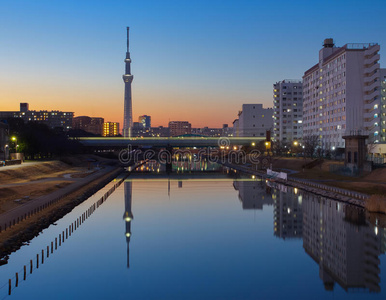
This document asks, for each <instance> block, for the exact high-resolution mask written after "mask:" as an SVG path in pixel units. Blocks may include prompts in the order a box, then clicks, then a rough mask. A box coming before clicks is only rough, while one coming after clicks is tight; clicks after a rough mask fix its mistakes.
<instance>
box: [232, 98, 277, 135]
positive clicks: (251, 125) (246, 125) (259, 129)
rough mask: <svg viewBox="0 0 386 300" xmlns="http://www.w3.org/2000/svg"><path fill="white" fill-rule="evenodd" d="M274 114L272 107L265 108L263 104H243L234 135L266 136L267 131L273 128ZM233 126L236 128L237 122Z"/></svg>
mask: <svg viewBox="0 0 386 300" xmlns="http://www.w3.org/2000/svg"><path fill="white" fill-rule="evenodd" d="M272 116H273V109H272V108H263V105H262V104H243V107H242V110H241V111H239V118H238V121H237V122H236V126H237V129H236V135H234V136H241V137H245V136H247V137H254V136H255V137H265V135H266V132H267V131H271V130H272V128H273V119H272ZM233 127H234V128H235V122H233ZM234 131H235V130H234ZM234 134H235V132H234Z"/></svg>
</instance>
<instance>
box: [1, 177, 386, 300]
mask: <svg viewBox="0 0 386 300" xmlns="http://www.w3.org/2000/svg"><path fill="white" fill-rule="evenodd" d="M176 176H177V175H174V176H172V177H171V178H169V179H168V178H166V177H165V176H162V175H152V176H146V175H145V176H140V175H138V176H136V175H133V176H131V177H129V178H130V180H127V181H125V182H124V183H123V184H122V185H121V186H120V187H119V188H118V189H117V190H116V191H115V192H114V193H113V194H112V195H111V196H110V197H109V198H108V199H107V201H106V202H105V203H103V204H102V205H101V206H100V207H99V208H97V209H96V211H95V212H94V213H93V214H92V215H91V216H90V217H89V218H88V219H87V220H85V222H84V223H83V224H82V225H80V226H79V227H78V228H77V229H76V230H75V231H74V232H73V233H72V235H71V236H69V237H68V239H65V242H64V243H62V244H61V246H59V245H58V247H57V250H54V251H53V253H52V254H51V253H50V254H49V257H48V258H47V257H45V259H44V263H43V264H41V262H40V264H39V268H38V269H37V268H36V254H38V253H39V254H41V250H42V249H46V247H47V245H49V246H50V243H51V242H52V241H55V237H58V235H59V234H60V233H62V232H63V230H66V228H68V226H69V225H70V224H71V223H72V222H74V220H76V219H77V218H78V217H79V216H80V215H81V214H82V213H83V212H85V211H86V210H87V209H88V208H89V207H90V206H91V205H92V204H93V203H95V201H96V200H97V199H99V198H100V197H101V196H102V195H103V194H104V193H105V192H106V191H107V190H108V189H109V188H111V186H112V185H113V184H114V182H113V183H111V184H110V185H108V186H106V187H105V188H104V189H103V190H101V191H99V192H98V193H97V194H96V195H94V196H93V197H91V198H90V199H88V200H87V201H85V202H84V203H82V204H81V205H79V206H78V207H77V208H75V209H74V210H73V211H72V212H71V213H70V214H68V215H67V216H65V217H64V218H63V219H61V220H59V221H58V222H57V223H56V224H55V225H51V226H50V227H49V228H47V229H46V230H44V231H43V233H42V234H41V235H39V236H38V237H36V238H35V239H34V240H32V241H31V243H30V245H28V246H24V247H22V248H21V249H20V250H19V251H17V252H16V253H14V254H12V255H11V256H10V259H9V263H8V264H7V265H5V266H1V267H0V287H2V288H1V289H0V299H3V298H4V299H80V298H83V299H84V298H86V299H384V298H385V297H386V292H385V291H386V284H385V279H384V274H385V272H386V269H385V268H386V267H385V255H383V254H384V252H385V245H386V240H385V234H384V229H383V228H380V227H378V226H374V225H371V224H369V223H368V222H367V221H366V220H365V219H364V218H363V217H362V216H361V215H360V211H359V212H358V210H357V209H356V208H353V207H351V206H348V205H345V204H342V203H338V202H335V201H333V200H329V199H326V198H321V197H318V196H314V195H312V194H308V193H304V192H301V191H298V190H296V189H295V190H294V189H290V188H286V187H283V186H281V187H276V188H275V187H269V186H267V185H266V183H265V182H261V181H259V180H257V179H251V178H244V179H237V180H235V179H232V178H229V177H228V176H227V175H226V174H225V175H224V174H220V173H218V174H217V175H216V174H212V173H205V174H199V175H194V176H192V175H184V176H183V178H180V179H177V177H176ZM358 213H359V215H358ZM45 255H46V254H45ZM30 260H33V272H32V274H29V271H30V270H29V263H30ZM24 265H27V271H28V272H27V273H28V274H27V278H26V280H25V281H24V280H23V266H24ZM17 271H20V273H19V286H18V287H14V284H15V282H14V280H15V279H14V276H15V272H17ZM9 278H12V293H11V295H10V296H8V279H9ZM3 285H4V286H3Z"/></svg>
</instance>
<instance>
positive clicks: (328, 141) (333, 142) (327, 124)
mask: <svg viewBox="0 0 386 300" xmlns="http://www.w3.org/2000/svg"><path fill="white" fill-rule="evenodd" d="M379 50H380V46H379V45H378V44H370V43H367V44H346V45H344V46H343V47H335V44H334V42H333V39H325V40H324V44H323V48H322V49H321V50H320V51H319V62H318V63H317V64H315V65H314V66H313V67H311V68H310V69H308V70H307V71H306V72H305V73H304V76H303V136H304V137H306V136H311V135H318V136H319V137H320V141H321V146H322V147H323V148H325V149H335V148H336V147H344V140H343V139H342V136H344V135H350V134H357V133H361V134H369V141H370V142H375V143H380V142H385V132H384V130H385V126H386V125H385V123H384V118H385V116H384V115H382V114H384V110H383V112H382V109H384V108H383V105H384V104H385V101H383V100H382V97H381V78H380V77H381V73H382V72H383V70H381V69H380V65H379V62H378V61H379V58H380V56H379V53H378V51H379ZM382 118H383V119H382Z"/></svg>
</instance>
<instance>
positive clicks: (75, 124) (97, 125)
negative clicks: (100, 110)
mask: <svg viewBox="0 0 386 300" xmlns="http://www.w3.org/2000/svg"><path fill="white" fill-rule="evenodd" d="M103 123H104V119H103V118H93V117H87V116H79V117H75V118H73V120H72V128H73V129H80V130H84V131H86V132H89V133H92V134H95V135H102V134H103Z"/></svg>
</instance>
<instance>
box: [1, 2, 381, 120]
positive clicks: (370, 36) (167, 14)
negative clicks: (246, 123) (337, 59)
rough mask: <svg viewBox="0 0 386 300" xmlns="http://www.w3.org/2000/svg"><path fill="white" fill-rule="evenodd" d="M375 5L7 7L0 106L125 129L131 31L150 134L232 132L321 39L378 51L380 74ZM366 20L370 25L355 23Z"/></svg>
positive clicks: (296, 71)
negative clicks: (182, 126)
mask: <svg viewBox="0 0 386 300" xmlns="http://www.w3.org/2000/svg"><path fill="white" fill-rule="evenodd" d="M376 2H378V3H375V5H377V7H378V9H377V10H376V11H374V10H373V9H372V8H371V7H369V6H368V5H366V4H365V3H364V2H363V3H362V2H357V3H355V5H352V2H350V3H349V2H347V1H340V2H339V3H336V2H332V1H327V2H324V3H320V4H312V5H310V4H309V3H308V2H305V1H296V2H291V3H286V2H276V3H275V4H269V3H264V4H261V3H256V2H255V1H243V2H241V3H237V4H236V3H232V2H230V1H225V2H224V1H211V2H210V3H206V2H204V1H198V2H195V3H194V4H193V3H180V2H176V1H167V2H162V3H157V2H156V1H147V2H146V3H127V2H125V1H118V2H115V3H114V4H111V3H109V4H105V3H103V2H100V1H93V2H91V1H85V2H82V3H78V2H74V1H68V2H66V3H60V4H58V3H52V2H49V1H41V2H39V3H29V2H28V1H18V2H13V3H6V4H3V10H2V12H1V13H0V15H1V21H0V22H1V24H2V25H3V26H1V27H0V33H1V34H2V37H3V41H4V44H3V45H4V46H3V47H1V48H0V62H1V65H2V70H1V71H0V80H1V81H2V83H3V85H2V93H1V94H0V103H1V107H0V110H1V111H5V110H10V111H14V110H18V109H17V108H18V106H19V103H20V102H28V103H30V104H31V107H32V108H33V109H47V110H51V109H58V110H62V111H74V112H75V116H82V115H87V116H93V117H96V116H100V117H104V118H105V119H106V120H107V119H108V120H111V121H114V122H120V123H121V124H123V95H124V85H123V84H122V79H121V76H122V72H123V71H124V67H123V63H122V61H123V59H122V57H123V56H124V53H125V46H126V42H125V27H126V26H130V27H131V28H132V29H133V31H132V34H131V45H130V47H131V51H130V52H131V54H132V56H133V57H135V59H134V61H133V64H132V71H133V73H135V74H136V80H135V81H134V84H133V87H132V89H133V100H134V101H133V118H134V119H137V118H138V116H140V115H144V114H147V115H151V116H152V123H153V124H154V125H153V126H159V125H163V126H167V123H168V122H169V120H188V121H189V122H190V123H192V127H203V126H209V127H221V126H222V124H223V123H228V124H232V122H233V120H234V119H235V118H236V117H237V112H238V111H239V110H240V108H241V106H242V104H245V103H262V104H263V105H264V107H272V100H273V99H272V83H273V82H277V81H278V80H282V79H285V78H288V79H297V78H298V79H300V78H301V77H302V76H303V74H304V71H305V70H307V69H308V68H309V66H310V65H313V63H314V62H315V60H316V59H317V57H316V55H315V53H317V51H318V50H319V49H320V48H321V44H322V42H323V40H324V39H325V38H329V37H331V38H334V40H335V41H336V44H337V46H343V45H344V44H346V43H350V42H376V43H379V44H380V46H381V50H380V57H381V60H380V64H381V67H383V66H384V63H383V56H384V55H385V49H386V48H384V47H386V37H385V36H384V34H383V32H382V29H383V28H384V26H383V25H384V21H383V20H382V15H383V13H384V12H385V8H383V6H382V5H381V4H382V2H381V1H376ZM177 3H178V5H177ZM91 4H92V5H91ZM350 4H351V6H349V5H350ZM278 6H279V7H278ZM278 8H280V9H278ZM366 15H367V16H371V18H369V19H368V20H366V24H365V25H366V26H364V23H363V22H359V21H358V20H363V16H366ZM37 17H38V18H37ZM96 20H101V21H102V22H95V21H96ZM326 20H328V22H325V21H326ZM308 24H310V25H308ZM368 28H371V30H368Z"/></svg>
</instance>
